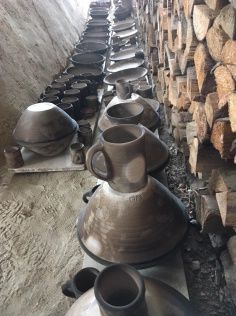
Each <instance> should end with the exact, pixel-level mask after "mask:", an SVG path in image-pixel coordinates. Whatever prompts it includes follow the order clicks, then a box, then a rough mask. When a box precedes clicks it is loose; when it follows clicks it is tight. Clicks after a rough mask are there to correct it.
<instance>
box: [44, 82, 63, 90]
mask: <svg viewBox="0 0 236 316" xmlns="http://www.w3.org/2000/svg"><path fill="white" fill-rule="evenodd" d="M51 89H54V90H59V91H65V90H66V84H65V83H60V82H52V83H51V85H50V86H48V87H47V88H46V89H45V91H46V92H50V90H51Z"/></svg>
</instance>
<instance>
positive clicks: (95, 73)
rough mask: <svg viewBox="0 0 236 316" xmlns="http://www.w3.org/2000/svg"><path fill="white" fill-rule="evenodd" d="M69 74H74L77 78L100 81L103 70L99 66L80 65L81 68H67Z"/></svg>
mask: <svg viewBox="0 0 236 316" xmlns="http://www.w3.org/2000/svg"><path fill="white" fill-rule="evenodd" d="M66 71H67V73H68V74H73V75H74V76H75V78H89V79H98V78H100V77H101V76H102V74H103V72H102V68H101V67H99V66H90V65H80V66H79V67H69V68H67V70H66Z"/></svg>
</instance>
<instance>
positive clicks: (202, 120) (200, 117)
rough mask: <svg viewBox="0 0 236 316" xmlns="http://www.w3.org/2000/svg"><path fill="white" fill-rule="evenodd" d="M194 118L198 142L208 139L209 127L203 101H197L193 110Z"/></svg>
mask: <svg viewBox="0 0 236 316" xmlns="http://www.w3.org/2000/svg"><path fill="white" fill-rule="evenodd" d="M194 119H195V122H196V124H197V137H198V140H199V141H200V143H204V142H207V141H209V139H210V128H209V125H208V123H207V118H206V112H205V104H204V103H201V102H198V105H197V107H196V109H195V111H194Z"/></svg>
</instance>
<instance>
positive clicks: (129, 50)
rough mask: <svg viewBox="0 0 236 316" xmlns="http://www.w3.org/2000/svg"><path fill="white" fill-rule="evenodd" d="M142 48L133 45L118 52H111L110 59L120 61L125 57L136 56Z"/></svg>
mask: <svg viewBox="0 0 236 316" xmlns="http://www.w3.org/2000/svg"><path fill="white" fill-rule="evenodd" d="M140 51H141V50H140V49H139V48H137V47H131V48H127V49H123V50H121V51H119V52H117V53H114V54H111V56H110V60H112V61H120V60H125V59H130V58H134V57H135V55H136V54H137V53H138V52H140Z"/></svg>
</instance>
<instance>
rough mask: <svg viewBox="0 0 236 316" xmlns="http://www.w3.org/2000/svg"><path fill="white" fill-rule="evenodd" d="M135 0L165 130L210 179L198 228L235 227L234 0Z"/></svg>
mask: <svg viewBox="0 0 236 316" xmlns="http://www.w3.org/2000/svg"><path fill="white" fill-rule="evenodd" d="M136 3H137V10H138V17H139V24H140V26H141V29H142V33H143V38H144V41H145V42H146V47H147V49H148V52H149V56H150V67H151V68H152V71H153V75H154V76H156V83H157V84H156V86H157V95H158V97H159V99H160V101H161V102H162V103H163V104H164V109H165V115H166V119H167V123H168V124H169V125H168V127H169V130H170V132H171V133H172V134H173V136H174V138H175V140H176V142H177V144H178V146H179V148H180V149H181V150H182V151H183V152H184V154H185V156H186V157H187V159H186V160H187V161H188V165H189V169H190V171H191V172H192V173H193V174H194V175H195V176H196V178H198V179H203V180H205V181H206V182H207V183H209V184H208V186H209V187H208V191H207V193H206V194H205V195H202V196H201V197H200V211H199V214H198V220H199V222H200V223H201V224H202V229H203V230H205V231H206V232H216V230H217V229H219V231H221V230H222V227H223V226H231V227H236V165H235V164H236V1H235V0H231V1H227V0H159V1H158V0H136ZM215 220H216V222H215ZM222 224H223V226H222ZM216 228H217V229H216Z"/></svg>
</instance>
